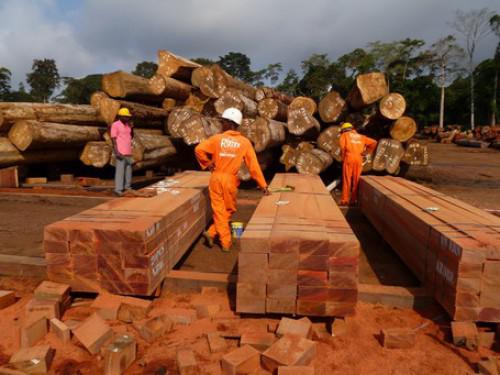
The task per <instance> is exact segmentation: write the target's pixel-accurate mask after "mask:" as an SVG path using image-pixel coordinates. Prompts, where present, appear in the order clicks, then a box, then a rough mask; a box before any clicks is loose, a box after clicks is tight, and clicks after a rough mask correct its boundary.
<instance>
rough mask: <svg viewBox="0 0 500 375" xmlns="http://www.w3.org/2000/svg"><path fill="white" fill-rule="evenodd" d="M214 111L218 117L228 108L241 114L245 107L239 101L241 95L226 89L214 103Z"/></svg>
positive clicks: (241, 101)
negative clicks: (234, 109) (237, 110)
mask: <svg viewBox="0 0 500 375" xmlns="http://www.w3.org/2000/svg"><path fill="white" fill-rule="evenodd" d="M214 106H215V110H216V111H217V113H218V114H219V115H222V113H223V112H224V111H225V110H226V109H228V108H231V107H233V108H237V109H239V110H240V111H242V112H243V108H244V107H245V105H244V104H243V100H241V93H240V92H239V91H237V90H232V89H227V90H226V91H225V92H224V94H222V95H221V96H220V97H219V98H218V99H217V100H216V101H215V103H214Z"/></svg>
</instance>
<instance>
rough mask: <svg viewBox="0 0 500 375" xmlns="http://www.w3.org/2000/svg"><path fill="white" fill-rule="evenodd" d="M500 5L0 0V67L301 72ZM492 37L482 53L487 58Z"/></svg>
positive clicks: (468, 0)
mask: <svg viewBox="0 0 500 375" xmlns="http://www.w3.org/2000/svg"><path fill="white" fill-rule="evenodd" d="M483 7H487V8H489V9H490V10H494V11H497V12H500V5H499V2H498V0H418V1H416V0H377V1H374V0H309V1H307V0H211V1H207V0H135V1H133V0H0V66H5V67H7V68H9V69H10V70H11V71H12V73H13V83H14V85H16V84H17V82H19V81H21V80H24V79H25V76H26V73H27V72H28V71H29V70H30V69H31V63H32V60H33V59H35V58H53V59H55V60H56V62H57V65H58V67H59V71H60V73H61V75H63V76H74V77H81V76H84V75H86V74H91V73H103V72H107V71H112V70H117V69H124V70H132V69H133V68H134V66H135V64H136V63H137V62H140V61H143V60H152V61H156V51H157V50H158V49H168V50H171V51H173V52H175V53H177V54H180V55H183V56H186V57H209V58H217V57H218V56H221V55H224V54H226V53H227V52H229V51H238V52H243V53H245V54H247V55H248V56H249V57H250V58H251V59H252V64H253V67H254V69H257V68H261V67H264V66H265V65H267V64H268V63H272V62H281V63H283V65H284V67H285V69H288V68H295V69H298V67H299V66H300V61H302V60H304V59H305V58H307V57H308V56H310V55H311V54H312V53H328V54H329V56H330V57H331V58H332V59H335V58H337V57H339V56H341V55H342V54H344V53H347V52H349V51H351V50H353V49H354V48H357V47H363V46H365V45H366V44H367V43H368V42H371V41H376V40H381V41H392V40H396V39H403V38H406V37H410V38H420V39H424V40H426V41H427V42H428V43H430V44H431V43H432V42H433V41H435V40H436V39H438V38H440V37H442V36H445V35H447V34H450V33H452V32H453V30H452V29H451V28H450V26H449V25H448V22H449V21H451V20H452V19H453V17H454V11H455V10H456V9H462V10H470V9H479V8H483ZM495 45H496V41H495V39H494V37H493V36H490V37H488V38H487V39H485V40H483V42H482V43H481V45H480V46H479V47H478V54H477V57H478V60H480V59H483V58H486V57H489V56H492V54H493V51H494V48H495Z"/></svg>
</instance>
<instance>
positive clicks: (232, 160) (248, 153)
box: [195, 108, 269, 252]
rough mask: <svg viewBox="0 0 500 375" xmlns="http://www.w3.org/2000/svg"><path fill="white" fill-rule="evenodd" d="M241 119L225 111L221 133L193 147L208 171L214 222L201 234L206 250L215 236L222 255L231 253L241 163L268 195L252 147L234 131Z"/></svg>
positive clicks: (239, 116)
mask: <svg viewBox="0 0 500 375" xmlns="http://www.w3.org/2000/svg"><path fill="white" fill-rule="evenodd" d="M242 118H243V116H242V114H241V112H240V111H239V110H238V109H236V108H228V109H226V110H225V111H224V112H223V114H222V123H223V131H224V132H223V133H222V134H216V135H214V136H212V137H210V138H209V139H207V140H205V141H203V142H201V143H200V144H199V145H198V146H197V147H196V148H195V155H196V158H197V159H198V162H199V163H200V165H201V167H202V168H203V169H209V170H210V171H211V172H212V176H211V178H210V183H209V186H208V188H209V193H210V200H211V204H212V211H213V219H214V222H213V224H212V225H211V226H210V228H209V229H208V231H206V232H204V233H203V235H204V237H205V239H206V241H207V244H208V246H209V247H212V246H213V243H214V239H215V237H216V236H218V237H219V241H220V243H221V245H222V251H223V252H229V251H230V250H231V242H232V241H231V230H230V227H229V221H230V220H231V216H232V215H233V214H234V213H235V212H236V194H237V192H238V186H239V184H240V181H239V179H238V171H239V170H240V166H241V163H242V162H243V161H244V162H245V163H246V165H247V167H248V170H249V171H250V175H251V176H252V178H253V179H254V180H255V181H256V182H257V184H258V185H259V187H260V188H261V189H262V190H263V191H264V192H265V193H266V194H269V190H268V189H267V183H266V180H265V179H264V176H263V174H262V170H261V169H260V165H259V162H258V161H257V156H256V155H255V150H254V149H253V146H252V144H251V143H250V141H249V140H248V139H247V138H245V137H244V136H242V135H241V133H240V132H238V131H236V130H235V129H236V127H237V126H238V125H241V121H242Z"/></svg>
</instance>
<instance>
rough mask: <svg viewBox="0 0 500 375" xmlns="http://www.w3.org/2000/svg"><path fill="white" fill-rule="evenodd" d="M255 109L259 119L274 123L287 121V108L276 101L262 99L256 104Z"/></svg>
mask: <svg viewBox="0 0 500 375" xmlns="http://www.w3.org/2000/svg"><path fill="white" fill-rule="evenodd" d="M257 109H258V112H259V116H261V117H265V118H268V119H271V120H276V121H286V120H287V119H288V106H287V105H286V104H285V103H283V102H282V101H280V100H278V99H274V98H266V99H263V100H261V101H260V102H259V103H258V105H257Z"/></svg>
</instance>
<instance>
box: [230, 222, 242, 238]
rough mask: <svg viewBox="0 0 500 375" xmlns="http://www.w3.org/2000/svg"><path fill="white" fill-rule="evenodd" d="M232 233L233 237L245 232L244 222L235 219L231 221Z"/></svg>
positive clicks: (238, 236)
mask: <svg viewBox="0 0 500 375" xmlns="http://www.w3.org/2000/svg"><path fill="white" fill-rule="evenodd" d="M231 234H232V235H233V238H240V237H241V235H242V234H243V223H242V222H240V221H234V222H232V223H231Z"/></svg>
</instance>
